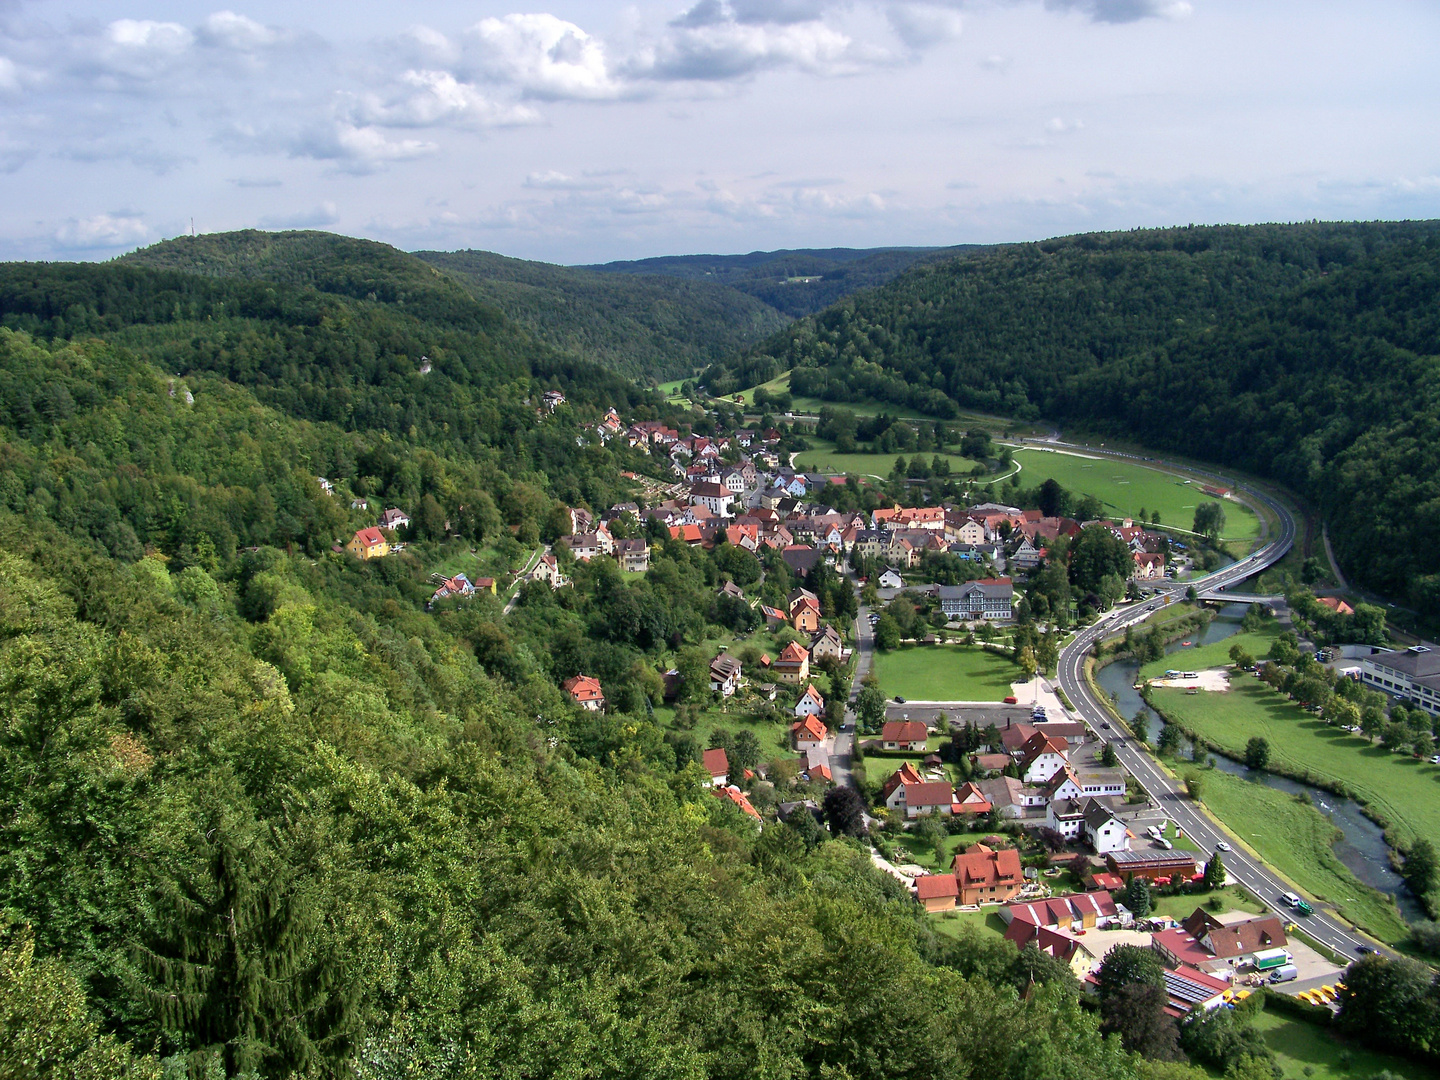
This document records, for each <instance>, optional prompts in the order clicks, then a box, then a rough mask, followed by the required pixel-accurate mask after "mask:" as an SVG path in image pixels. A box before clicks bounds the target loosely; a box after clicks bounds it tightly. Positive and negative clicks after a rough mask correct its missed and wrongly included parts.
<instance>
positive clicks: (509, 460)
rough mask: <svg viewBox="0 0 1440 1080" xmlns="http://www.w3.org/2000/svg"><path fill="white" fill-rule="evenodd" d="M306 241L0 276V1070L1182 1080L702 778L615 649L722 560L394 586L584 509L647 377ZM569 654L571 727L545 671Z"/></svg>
mask: <svg viewBox="0 0 1440 1080" xmlns="http://www.w3.org/2000/svg"><path fill="white" fill-rule="evenodd" d="M346 258H347V257H346V256H343V255H340V254H335V253H334V249H332V256H331V259H332V260H333V262H334V263H335V265H327V260H326V259H325V258H322V257H319V256H317V257H316V259H315V264H316V265H314V266H312V267H311V268H309V269H306V268H304V267H296V266H294V265H293V264H290V269H289V270H286V271H284V272H281V271H278V270H277V271H276V273H275V278H276V279H278V278H281V277H286V276H289V277H290V279H291V280H290V283H283V282H280V281H278V280H275V279H269V280H266V279H260V278H257V279H254V280H247V279H245V277H243V276H241V277H238V278H231V277H220V276H215V275H210V276H206V275H196V274H193V273H186V272H182V271H179V270H157V269H151V268H146V267H137V266H128V265H111V266H103V267H74V266H8V267H4V268H3V269H0V318H3V323H4V326H3V327H0V1022H3V1027H4V1030H5V1040H4V1045H3V1046H0V1070H3V1071H4V1072H5V1074H6V1075H23V1076H27V1077H32V1076H33V1077H62V1076H64V1077H72V1076H87V1077H88V1076H93V1077H97V1078H98V1077H102V1076H103V1077H109V1076H131V1077H144V1078H147V1080H152V1078H157V1080H158V1078H159V1077H161V1076H162V1075H163V1076H165V1077H167V1078H177V1077H187V1076H188V1077H194V1078H196V1080H199V1078H202V1077H203V1078H207V1080H209V1078H214V1077H222V1076H228V1077H247V1078H248V1077H267V1078H268V1077H276V1078H279V1077H288V1076H296V1075H298V1076H340V1075H352V1076H359V1077H412V1076H441V1075H444V1076H473V1077H507V1078H514V1077H536V1078H539V1077H552V1076H571V1077H597V1078H599V1077H614V1078H619V1077H656V1078H662V1077H663V1078H666V1080H669V1078H673V1077H717V1078H719V1077H727V1078H728V1077H734V1078H736V1080H739V1078H747V1080H748V1078H750V1077H756V1076H765V1077H792V1078H802V1077H803V1078H816V1080H820V1078H826V1080H832V1078H833V1080H839V1078H844V1077H854V1078H860V1077H867V1078H868V1077H874V1078H877V1080H878V1078H881V1077H884V1078H886V1080H893V1078H895V1077H902V1078H903V1077H913V1078H916V1080H919V1078H922V1077H924V1078H927V1080H928V1078H930V1077H934V1076H942V1077H955V1078H968V1077H982V1076H983V1077H993V1078H1000V1080H1007V1078H1014V1080H1033V1078H1034V1077H1036V1076H1056V1077H1082V1076H1083V1077H1087V1078H1101V1080H1105V1078H1114V1080H1131V1078H1134V1080H1147V1078H1150V1080H1160V1078H1162V1077H1165V1078H1175V1080H1198V1077H1199V1075H1200V1074H1198V1073H1195V1072H1192V1071H1191V1070H1189V1069H1188V1068H1187V1067H1185V1066H1179V1065H1171V1064H1156V1063H1150V1062H1147V1061H1145V1060H1143V1059H1141V1058H1139V1057H1137V1056H1135V1055H1133V1054H1131V1053H1129V1052H1127V1051H1126V1050H1125V1049H1124V1048H1123V1047H1122V1044H1121V1040H1120V1038H1119V1037H1118V1036H1116V1035H1110V1036H1105V1035H1102V1031H1101V1026H1100V1018H1099V1017H1098V1016H1097V1015H1096V1014H1094V1013H1092V1012H1089V1011H1086V1010H1085V1009H1084V1008H1083V1007H1082V1004H1081V1001H1080V998H1079V996H1078V994H1077V993H1076V987H1075V985H1074V982H1073V978H1072V977H1071V976H1070V975H1069V972H1068V969H1067V968H1066V967H1065V966H1064V965H1063V964H1058V963H1056V962H1053V961H1049V960H1048V958H1046V957H1043V956H1040V955H1039V954H1038V953H1035V952H1034V951H1033V950H1032V951H1031V952H1032V954H1033V955H1026V954H1018V953H1016V952H1015V950H1014V949H1013V948H1012V947H1011V946H1009V945H1008V943H1004V942H994V943H993V947H990V948H988V949H986V948H985V947H983V946H982V945H981V944H980V943H978V942H977V941H975V940H974V939H973V938H972V939H969V940H968V941H966V942H960V943H956V942H953V941H949V940H947V939H943V938H937V937H936V936H935V935H934V934H933V933H932V931H931V930H930V928H929V925H928V923H927V922H926V920H925V919H924V918H923V916H922V915H921V913H920V911H919V908H918V907H917V906H916V905H915V904H914V902H913V901H912V900H911V899H910V898H909V896H908V895H907V894H906V893H905V891H904V890H903V889H901V888H900V887H898V886H897V885H896V884H895V883H894V882H893V881H892V880H891V879H889V878H887V877H886V876H884V875H882V874H880V873H878V872H877V871H875V870H874V868H873V867H872V865H871V863H870V859H869V857H868V854H867V853H866V852H865V850H864V849H863V848H861V847H860V846H858V845H856V844H854V843H852V842H851V841H848V840H845V839H843V838H839V837H837V838H833V839H831V838H828V837H827V836H826V834H825V833H824V832H823V831H822V830H819V829H817V828H815V827H814V825H813V820H812V819H809V818H808V817H806V816H805V815H801V816H800V817H801V819H802V820H803V822H809V823H810V825H811V827H810V828H809V829H805V828H800V827H795V826H791V825H787V824H778V823H776V824H769V825H766V826H764V827H763V828H761V827H757V826H756V825H755V824H754V823H753V822H752V821H751V819H749V818H747V817H745V816H744V815H743V814H741V813H740V812H739V811H738V810H736V809H735V808H734V807H732V806H730V805H729V803H728V801H726V800H720V799H716V798H714V797H713V796H712V795H711V794H710V791H709V776H708V773H706V772H705V771H704V770H703V769H701V767H700V766H699V764H698V762H697V761H696V756H697V755H698V750H699V747H698V746H696V745H694V740H693V739H692V740H690V741H689V742H688V743H687V742H686V741H685V740H684V739H683V738H681V739H678V740H677V739H673V738H672V739H667V738H665V736H664V733H663V732H662V730H661V728H660V727H659V726H658V725H657V724H656V722H655V720H654V719H653V718H652V716H651V713H650V709H651V701H652V696H651V695H653V693H654V692H655V685H654V684H655V681H656V674H655V672H654V671H653V668H651V667H649V665H650V663H651V661H652V658H653V657H654V656H656V655H659V652H660V650H662V649H669V648H674V647H676V646H679V647H681V648H682V654H681V655H682V666H683V665H684V664H686V663H688V659H687V655H686V653H685V652H684V647H685V646H686V645H687V644H688V643H693V642H695V641H697V640H698V638H699V637H700V636H701V635H702V634H703V633H704V632H705V630H706V627H707V625H708V623H709V622H711V621H713V620H720V621H722V622H723V621H726V620H732V619H735V618H738V617H740V616H741V613H740V612H737V611H723V610H717V609H715V607H714V605H713V604H712V605H711V607H710V609H708V610H701V609H699V608H697V606H696V598H697V597H707V598H713V597H714V592H715V584H716V582H717V581H718V580H720V575H721V574H722V573H724V574H725V575H726V576H739V577H743V578H748V579H749V580H754V577H755V576H758V573H759V566H758V564H757V565H750V564H752V563H754V562H755V560H754V558H753V556H750V555H748V554H746V553H743V552H738V551H725V550H723V549H722V550H720V551H718V552H714V553H707V552H703V551H695V550H692V549H689V548H687V547H685V546H684V545H680V544H673V543H672V544H662V545H661V549H660V550H659V552H658V553H657V555H656V558H655V561H654V564H653V567H652V571H651V573H650V574H649V575H647V576H646V578H645V579H644V580H643V581H633V582H627V581H624V580H622V579H621V578H620V576H619V575H618V574H617V573H613V572H608V571H607V569H606V568H604V567H595V568H592V569H589V570H586V569H584V568H578V567H577V568H575V571H574V572H575V573H576V574H577V577H582V578H583V588H577V589H574V590H564V591H563V593H562V594H551V593H550V592H549V590H548V589H547V590H543V591H542V590H529V591H526V592H525V593H523V594H522V597H521V604H520V607H519V608H517V610H516V612H515V617H514V619H513V621H506V623H505V626H504V628H502V627H501V625H500V624H501V617H500V615H499V612H498V605H499V603H500V600H499V598H490V597H482V598H479V599H477V600H476V601H474V602H473V604H471V605H468V606H466V605H461V604H458V603H450V604H446V605H441V606H440V607H438V608H437V609H436V610H435V611H426V610H425V604H424V601H425V599H426V597H427V596H428V593H429V591H430V589H431V586H430V584H429V583H428V581H427V575H426V573H425V566H424V564H423V561H422V560H421V558H420V557H418V556H417V555H416V554H415V552H422V553H423V552H424V551H425V550H426V545H427V544H430V543H433V542H435V541H436V538H437V537H438V536H451V535H453V534H454V533H456V532H458V533H459V537H458V539H459V540H460V542H474V543H489V542H492V540H493V539H494V538H495V537H497V536H498V537H500V538H501V541H502V542H504V541H511V540H513V537H514V536H515V535H520V536H522V537H525V538H527V542H533V541H534V539H535V538H536V537H537V536H538V535H539V534H540V533H541V532H542V531H544V530H546V529H550V530H552V531H553V530H554V529H555V528H556V523H555V521H554V517H555V512H556V511H557V509H559V508H561V507H562V505H563V503H564V502H567V501H575V502H580V501H585V502H588V503H589V504H590V505H592V506H599V505H605V504H606V503H607V501H608V500H611V499H613V498H615V497H617V495H618V494H620V493H621V492H623V491H624V489H623V488H618V489H617V488H616V487H615V485H617V484H620V483H621V479H620V477H619V471H620V470H621V469H624V468H627V467H644V465H645V463H644V462H639V461H631V460H629V459H627V458H625V457H624V456H623V454H622V453H621V452H618V451H613V450H611V449H607V448H604V447H601V446H599V445H598V444H595V443H589V444H587V445H583V446H582V445H580V441H581V440H579V439H577V433H578V432H579V431H580V430H581V428H580V425H581V423H582V421H583V420H584V419H585V418H586V416H587V415H590V414H593V413H595V412H598V410H599V409H600V408H601V407H603V406H604V405H606V404H609V403H613V404H616V405H617V407H621V408H625V409H629V410H631V411H632V412H633V413H634V414H635V415H645V414H647V411H649V410H652V409H653V407H654V406H653V403H652V399H651V398H649V397H648V396H647V395H645V394H644V393H642V392H639V391H634V390H631V389H629V388H628V387H627V386H626V385H625V384H624V383H623V382H621V381H619V380H618V379H616V378H615V377H613V376H609V375H606V374H605V373H604V372H602V371H601V370H600V369H598V368H594V367H590V366H587V365H581V364H578V363H577V362H574V361H571V360H568V359H566V358H564V357H557V356H556V355H554V354H553V352H552V351H551V350H549V349H548V348H546V347H545V346H543V345H540V344H538V343H536V342H534V341H532V340H530V339H529V338H528V337H527V336H526V335H525V334H524V333H523V331H522V330H520V329H517V328H515V327H513V326H510V325H509V324H508V323H507V321H506V320H505V319H504V318H503V317H502V316H500V315H499V314H498V313H495V312H493V311H491V310H489V309H486V308H484V307H483V306H480V305H477V304H476V303H475V302H474V300H473V299H472V298H471V297H469V296H468V295H466V294H465V293H463V292H462V291H460V290H457V289H451V288H450V287H448V286H447V285H446V284H445V283H444V282H441V283H440V285H439V286H438V287H435V288H433V289H428V290H427V289H426V288H423V287H421V286H422V284H425V283H424V279H423V278H422V279H420V282H418V283H410V282H409V279H407V278H405V277H404V275H403V274H402V273H398V272H397V273H389V272H385V271H384V270H383V267H382V268H380V269H378V270H377V269H376V268H368V269H367V268H366V267H360V266H348V265H345V259H346ZM401 269H402V270H403V267H402V268H401ZM307 275H309V276H308V279H306V276H307ZM302 279H304V280H302ZM346 282H349V283H350V284H349V285H346V284H345V283H346ZM321 285H324V286H327V288H326V289H324V290H322V289H321V288H320V286H321ZM346 290H349V291H346ZM386 290H391V291H390V292H388V293H387V292H386ZM356 293H358V295H354V294H356ZM371 294H374V295H373V297H372V295H371ZM383 296H389V297H390V298H389V299H382V297H383ZM417 308H418V309H420V311H419V313H417V310H416V309H417ZM421 356H428V357H429V358H430V359H431V360H432V361H433V362H434V370H433V371H432V372H431V373H430V374H429V375H423V376H422V375H420V373H419V367H418V366H417V360H418V359H419V357H421ZM550 386H559V387H561V388H563V389H564V390H565V391H566V393H567V394H570V395H571V403H570V404H569V405H567V406H564V407H562V408H561V409H559V410H557V411H556V412H555V413H554V414H545V415H541V413H540V410H537V409H536V408H534V407H533V406H526V405H524V400H525V398H527V397H530V398H533V396H534V395H535V394H536V393H538V392H539V391H540V390H541V389H543V388H546V387H550ZM587 410H589V413H588V414H587ZM317 475H327V476H329V477H331V478H332V479H333V480H334V481H335V483H336V485H337V487H336V493H335V494H333V495H332V494H329V493H327V492H326V491H324V490H323V489H322V488H321V486H320V485H319V483H318V481H317ZM352 494H354V495H362V494H368V495H371V496H374V497H375V498H377V499H378V500H381V501H384V502H387V503H388V502H394V503H397V504H399V505H403V506H406V507H410V508H418V509H416V511H415V516H416V523H415V529H414V536H413V537H412V540H411V550H410V551H407V552H406V553H404V554H402V555H400V556H396V557H391V558H386V559H380V560H373V561H371V562H364V563H362V562H360V561H358V560H355V559H353V558H350V557H349V556H347V555H343V554H340V553H337V552H334V551H333V550H332V549H331V544H332V542H333V540H334V539H336V538H337V537H343V536H344V535H345V532H346V530H348V529H349V528H351V527H352V526H353V525H354V524H355V521H356V516H355V515H356V513H357V512H355V511H352V510H350V509H349V502H348V499H347V496H348V495H352ZM370 513H371V514H373V510H372V511H370ZM447 520H448V521H449V523H450V526H451V527H450V528H449V529H447V528H446V522H447ZM527 534H528V536H527ZM745 560H750V563H745ZM770 574H771V575H772V576H773V579H772V580H770V581H768V582H767V584H766V588H768V589H771V590H782V589H784V588H785V587H787V585H788V584H789V583H788V582H787V581H786V580H785V579H784V577H783V570H782V569H781V567H780V566H778V565H777V566H772V567H771V568H770ZM585 575H589V576H585ZM847 595H848V593H847ZM743 614H744V615H745V616H749V617H753V613H752V612H750V611H749V609H748V608H746V609H745V612H744V613H743ZM591 664H594V665H596V667H595V668H594V670H602V668H601V667H600V665H608V666H606V667H604V668H603V670H604V672H605V674H606V675H607V677H608V676H613V678H614V679H615V690H616V698H617V700H616V702H615V706H614V708H613V709H612V711H609V712H606V713H603V714H597V713H585V712H582V711H580V710H578V709H577V708H575V707H573V706H572V705H570V704H569V703H568V700H567V699H566V698H565V697H564V696H563V695H562V694H561V692H560V691H559V689H558V687H557V685H556V680H557V678H558V677H560V676H561V675H568V674H571V673H573V671H574V669H575V667H576V666H577V665H586V666H588V665H591ZM627 680H628V683H627ZM627 686H628V689H627Z"/></svg>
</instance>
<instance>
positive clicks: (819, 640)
mask: <svg viewBox="0 0 1440 1080" xmlns="http://www.w3.org/2000/svg"><path fill="white" fill-rule="evenodd" d="M844 655H845V645H844V642H842V641H841V640H840V634H839V632H838V631H837V630H836V629H835V628H834V627H833V626H825V627H822V628H821V629H820V630H818V631H817V632H816V633H815V634H813V635H812V636H811V638H810V659H811V661H812V662H814V663H817V664H818V663H819V662H820V661H821V660H840V659H843V658H844Z"/></svg>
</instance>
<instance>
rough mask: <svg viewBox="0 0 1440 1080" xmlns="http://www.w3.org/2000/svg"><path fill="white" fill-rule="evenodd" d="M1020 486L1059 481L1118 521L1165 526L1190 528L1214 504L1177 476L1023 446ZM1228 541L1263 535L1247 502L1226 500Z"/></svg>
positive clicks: (1018, 458)
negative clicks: (1199, 509)
mask: <svg viewBox="0 0 1440 1080" xmlns="http://www.w3.org/2000/svg"><path fill="white" fill-rule="evenodd" d="M1014 457H1015V461H1016V463H1017V464H1019V466H1020V469H1021V472H1020V483H1021V485H1022V486H1023V487H1026V488H1033V487H1035V486H1036V485H1037V484H1040V483H1043V482H1044V481H1045V480H1048V479H1054V480H1055V482H1056V483H1058V484H1059V485H1060V486H1061V487H1063V488H1065V489H1066V490H1067V491H1073V492H1077V493H1079V494H1081V495H1093V496H1095V498H1097V499H1099V500H1100V501H1101V503H1103V504H1104V506H1105V509H1106V511H1107V512H1109V513H1110V514H1112V515H1113V516H1115V517H1117V518H1118V517H1134V516H1135V515H1137V514H1138V513H1139V512H1140V511H1141V510H1144V511H1145V512H1146V513H1147V515H1148V514H1150V513H1152V512H1153V511H1156V510H1159V511H1160V523H1161V524H1162V525H1168V526H1170V527H1172V528H1177V529H1188V528H1190V526H1191V525H1193V524H1194V522H1195V507H1196V506H1197V505H1198V504H1199V503H1201V502H1202V501H1209V502H1213V501H1215V500H1213V499H1210V498H1209V497H1208V496H1206V495H1204V494H1203V493H1202V492H1201V490H1200V484H1199V482H1198V481H1192V482H1189V483H1186V482H1185V481H1184V480H1183V479H1181V478H1180V477H1177V476H1172V475H1171V474H1169V473H1164V472H1161V471H1159V470H1158V469H1151V468H1147V467H1146V466H1144V465H1140V464H1138V463H1135V462H1129V461H1113V460H1110V459H1102V458H1087V457H1081V456H1079V455H1078V454H1072V453H1062V452H1060V451H1055V450H1040V449H1035V448H1033V447H1022V448H1021V449H1019V450H1016V451H1015V453H1014ZM1221 505H1223V506H1224V507H1225V539H1227V540H1253V539H1254V538H1255V537H1257V536H1259V535H1260V519H1259V518H1258V517H1256V516H1255V514H1254V512H1253V511H1251V510H1250V509H1249V507H1247V506H1245V505H1243V504H1242V503H1238V502H1233V501H1230V500H1225V501H1224V502H1223V503H1222V504H1221Z"/></svg>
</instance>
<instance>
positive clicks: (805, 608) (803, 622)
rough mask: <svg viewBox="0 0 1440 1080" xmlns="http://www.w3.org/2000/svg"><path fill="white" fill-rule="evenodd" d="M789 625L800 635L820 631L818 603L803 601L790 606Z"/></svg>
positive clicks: (816, 601) (811, 600) (808, 600)
mask: <svg viewBox="0 0 1440 1080" xmlns="http://www.w3.org/2000/svg"><path fill="white" fill-rule="evenodd" d="M790 625H791V626H793V627H794V628H795V629H796V630H798V631H799V632H800V633H802V634H813V633H814V632H815V631H817V630H819V629H820V601H818V600H814V599H805V600H800V601H797V602H795V603H793V604H791V605H790Z"/></svg>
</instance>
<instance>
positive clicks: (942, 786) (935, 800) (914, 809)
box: [885, 780, 955, 820]
mask: <svg viewBox="0 0 1440 1080" xmlns="http://www.w3.org/2000/svg"><path fill="white" fill-rule="evenodd" d="M885 805H886V806H887V807H889V808H890V809H891V810H903V811H904V812H905V816H906V817H907V818H910V819H911V820H913V819H915V818H918V817H922V816H924V815H926V814H941V815H943V816H945V817H949V816H950V815H951V814H952V813H954V811H955V789H954V788H953V787H951V786H950V784H949V783H948V782H947V781H943V780H933V781H932V780H921V781H919V782H917V783H910V782H904V783H900V784H898V785H896V786H895V787H894V788H893V789H892V790H891V792H890V796H889V797H888V798H887V799H886V800H885Z"/></svg>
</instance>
